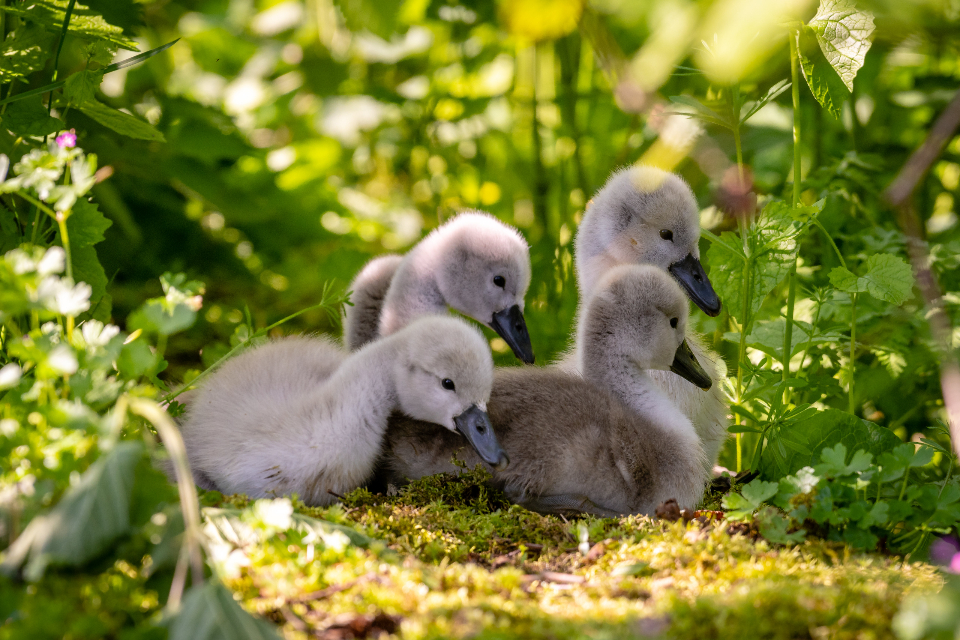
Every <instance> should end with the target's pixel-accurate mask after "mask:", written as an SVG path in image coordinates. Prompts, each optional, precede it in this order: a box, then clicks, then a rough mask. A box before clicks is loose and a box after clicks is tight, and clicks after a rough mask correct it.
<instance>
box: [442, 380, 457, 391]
mask: <svg viewBox="0 0 960 640" xmlns="http://www.w3.org/2000/svg"><path fill="white" fill-rule="evenodd" d="M440 384H441V385H443V388H444V389H446V390H447V391H453V390H454V389H456V388H457V387H456V385H454V384H453V380H451V379H450V378H444V379H443V380H442V381H441V382H440Z"/></svg>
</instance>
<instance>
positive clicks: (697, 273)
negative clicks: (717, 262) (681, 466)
mask: <svg viewBox="0 0 960 640" xmlns="http://www.w3.org/2000/svg"><path fill="white" fill-rule="evenodd" d="M699 240H700V216H699V212H698V208H697V203H696V200H695V199H694V197H693V192H692V191H691V190H690V187H688V186H687V184H686V183H685V182H684V181H683V180H682V179H681V178H680V177H679V176H677V175H675V174H673V173H669V172H666V171H663V170H661V169H656V168H654V167H645V166H634V167H630V168H627V169H623V170H621V171H618V172H616V173H614V174H613V175H612V176H611V177H610V179H609V180H608V181H607V183H606V185H604V187H603V188H602V189H601V190H600V191H599V192H598V193H597V194H596V196H594V198H593V200H592V201H591V202H590V204H589V205H588V207H587V211H586V214H585V215H584V218H583V221H582V222H581V223H580V226H579V227H578V229H577V236H576V240H575V243H574V245H575V248H574V252H575V257H576V270H577V283H578V286H579V288H580V299H581V300H586V299H588V298H589V297H590V295H591V293H592V292H593V291H594V289H595V287H596V286H597V283H598V282H599V281H600V280H601V279H602V278H603V277H604V276H605V274H607V273H608V272H609V271H610V270H611V269H613V268H615V267H617V266H620V265H629V264H641V265H643V264H647V265H653V266H656V267H659V268H660V269H662V270H664V271H665V272H668V273H670V274H671V275H672V276H673V277H674V279H675V280H676V281H677V282H678V283H679V284H680V286H681V287H682V288H683V289H684V291H685V292H686V293H687V296H688V297H689V298H690V299H691V300H693V301H694V302H695V303H696V304H697V305H698V306H700V308H701V309H703V310H704V311H705V312H706V313H708V314H709V315H717V314H718V313H719V312H720V300H719V299H718V298H717V294H716V292H714V290H713V287H712V286H711V284H710V280H709V278H708V277H707V275H706V273H705V272H704V271H703V267H702V266H701V265H700V259H699V258H700V250H699V248H698V242H699ZM582 315H583V305H582V304H581V307H580V309H579V310H578V316H577V321H576V324H577V326H579V325H580V324H581V323H582ZM687 341H688V344H689V346H690V349H691V351H692V353H693V355H694V357H695V358H696V360H697V361H698V362H699V363H700V364H701V365H702V366H703V368H704V370H705V371H706V372H707V375H708V376H709V377H710V379H711V380H712V381H713V382H715V383H716V382H718V381H720V380H722V379H723V378H724V377H726V373H727V368H726V364H725V363H724V362H723V360H722V359H721V358H720V356H719V355H717V354H716V353H713V352H711V351H710V350H709V349H708V348H707V347H706V346H704V344H703V343H702V342H701V339H700V338H699V336H697V335H696V334H694V333H693V332H692V331H689V332H688V333H687ZM579 350H580V345H579V344H574V345H573V347H572V348H571V350H570V351H569V352H568V353H567V354H566V355H565V356H564V358H563V359H562V360H560V361H559V362H558V363H557V364H558V366H559V367H561V368H562V369H564V370H566V371H571V372H578V373H583V371H582V369H581V368H580V366H579V362H580V356H579V353H578V352H579ZM649 375H650V378H651V380H652V381H653V382H654V384H656V385H657V387H659V389H660V390H661V391H662V392H663V393H664V394H665V395H667V396H668V397H669V398H671V399H672V400H673V402H674V403H675V404H676V406H677V408H679V409H680V411H681V412H683V414H684V415H686V416H687V417H688V418H689V419H690V421H691V422H692V423H693V425H694V427H695V428H696V430H697V433H698V434H699V435H700V438H701V440H702V441H703V446H704V450H705V452H706V456H707V457H706V462H705V464H706V466H707V467H708V468H709V469H710V470H711V471H712V469H713V465H714V464H716V461H717V457H718V456H719V454H720V447H721V446H722V445H723V442H724V440H725V439H726V437H727V404H726V400H725V399H724V396H723V391H722V389H721V385H719V384H714V385H713V386H712V387H711V388H710V389H709V390H707V391H704V390H702V389H699V388H697V386H696V385H694V384H691V383H690V382H688V381H687V380H684V379H683V378H681V377H679V376H677V375H674V374H673V373H671V372H668V371H651V372H650V374H649Z"/></svg>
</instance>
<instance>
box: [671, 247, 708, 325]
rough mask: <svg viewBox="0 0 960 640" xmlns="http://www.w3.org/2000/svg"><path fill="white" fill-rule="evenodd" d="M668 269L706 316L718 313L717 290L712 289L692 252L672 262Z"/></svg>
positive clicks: (701, 266)
mask: <svg viewBox="0 0 960 640" xmlns="http://www.w3.org/2000/svg"><path fill="white" fill-rule="evenodd" d="M668 270H669V271H670V273H671V274H672V275H673V277H674V278H676V279H677V282H679V283H680V286H681V287H683V289H684V291H686V292H687V295H688V296H690V299H691V300H693V303H694V304H695V305H697V306H698V307H700V309H702V310H703V312H704V313H705V314H707V315H708V316H716V315H719V314H720V298H718V297H717V292H716V291H714V290H713V285H712V284H710V278H708V277H707V273H706V272H705V271H704V270H703V265H701V264H700V261H699V260H697V259H696V258H694V257H693V254H692V253H688V254H687V257H686V258H684V259H683V260H679V261H677V262H674V263H673V264H672V265H670V267H669V268H668Z"/></svg>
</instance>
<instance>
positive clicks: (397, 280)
mask: <svg viewBox="0 0 960 640" xmlns="http://www.w3.org/2000/svg"><path fill="white" fill-rule="evenodd" d="M431 248H432V247H431V245H430V244H425V243H424V242H421V243H420V245H418V246H417V247H416V248H415V249H413V251H411V252H410V254H409V255H408V256H407V257H406V259H404V261H403V262H402V263H401V264H400V267H399V268H398V269H397V273H396V275H394V277H393V281H392V282H391V283H390V288H389V289H388V290H387V295H386V299H385V300H384V303H383V311H382V312H381V313H380V335H381V336H388V335H390V334H393V333H396V332H397V331H399V330H400V329H402V328H404V327H405V326H407V325H408V324H410V323H411V322H413V321H414V320H416V319H417V318H419V317H421V316H424V315H430V314H435V313H443V312H444V311H446V309H447V303H446V300H445V299H444V297H443V293H442V292H441V291H440V285H439V284H438V282H437V270H438V269H439V268H440V266H441V264H440V259H439V256H438V255H436V254H435V253H434V252H433V251H431Z"/></svg>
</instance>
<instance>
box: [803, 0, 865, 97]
mask: <svg viewBox="0 0 960 640" xmlns="http://www.w3.org/2000/svg"><path fill="white" fill-rule="evenodd" d="M809 25H810V27H811V28H812V29H813V30H814V31H815V32H816V34H817V41H818V43H819V44H820V50H821V51H823V55H824V56H825V57H826V58H827V60H828V61H829V62H830V65H831V66H832V67H833V68H834V69H835V70H836V71H837V74H838V75H839V76H840V79H841V80H842V81H843V84H844V85H845V86H846V87H847V89H848V90H850V91H853V79H854V78H855V77H856V75H857V71H859V70H860V67H862V66H863V59H864V58H865V57H866V55H867V51H869V50H870V44H871V41H870V37H871V36H872V35H873V31H874V25H873V14H872V13H870V12H869V11H861V10H859V9H857V7H856V4H855V3H854V1H853V0H820V7H819V8H818V10H817V15H815V16H814V17H813V20H811V21H810V23H809Z"/></svg>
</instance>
